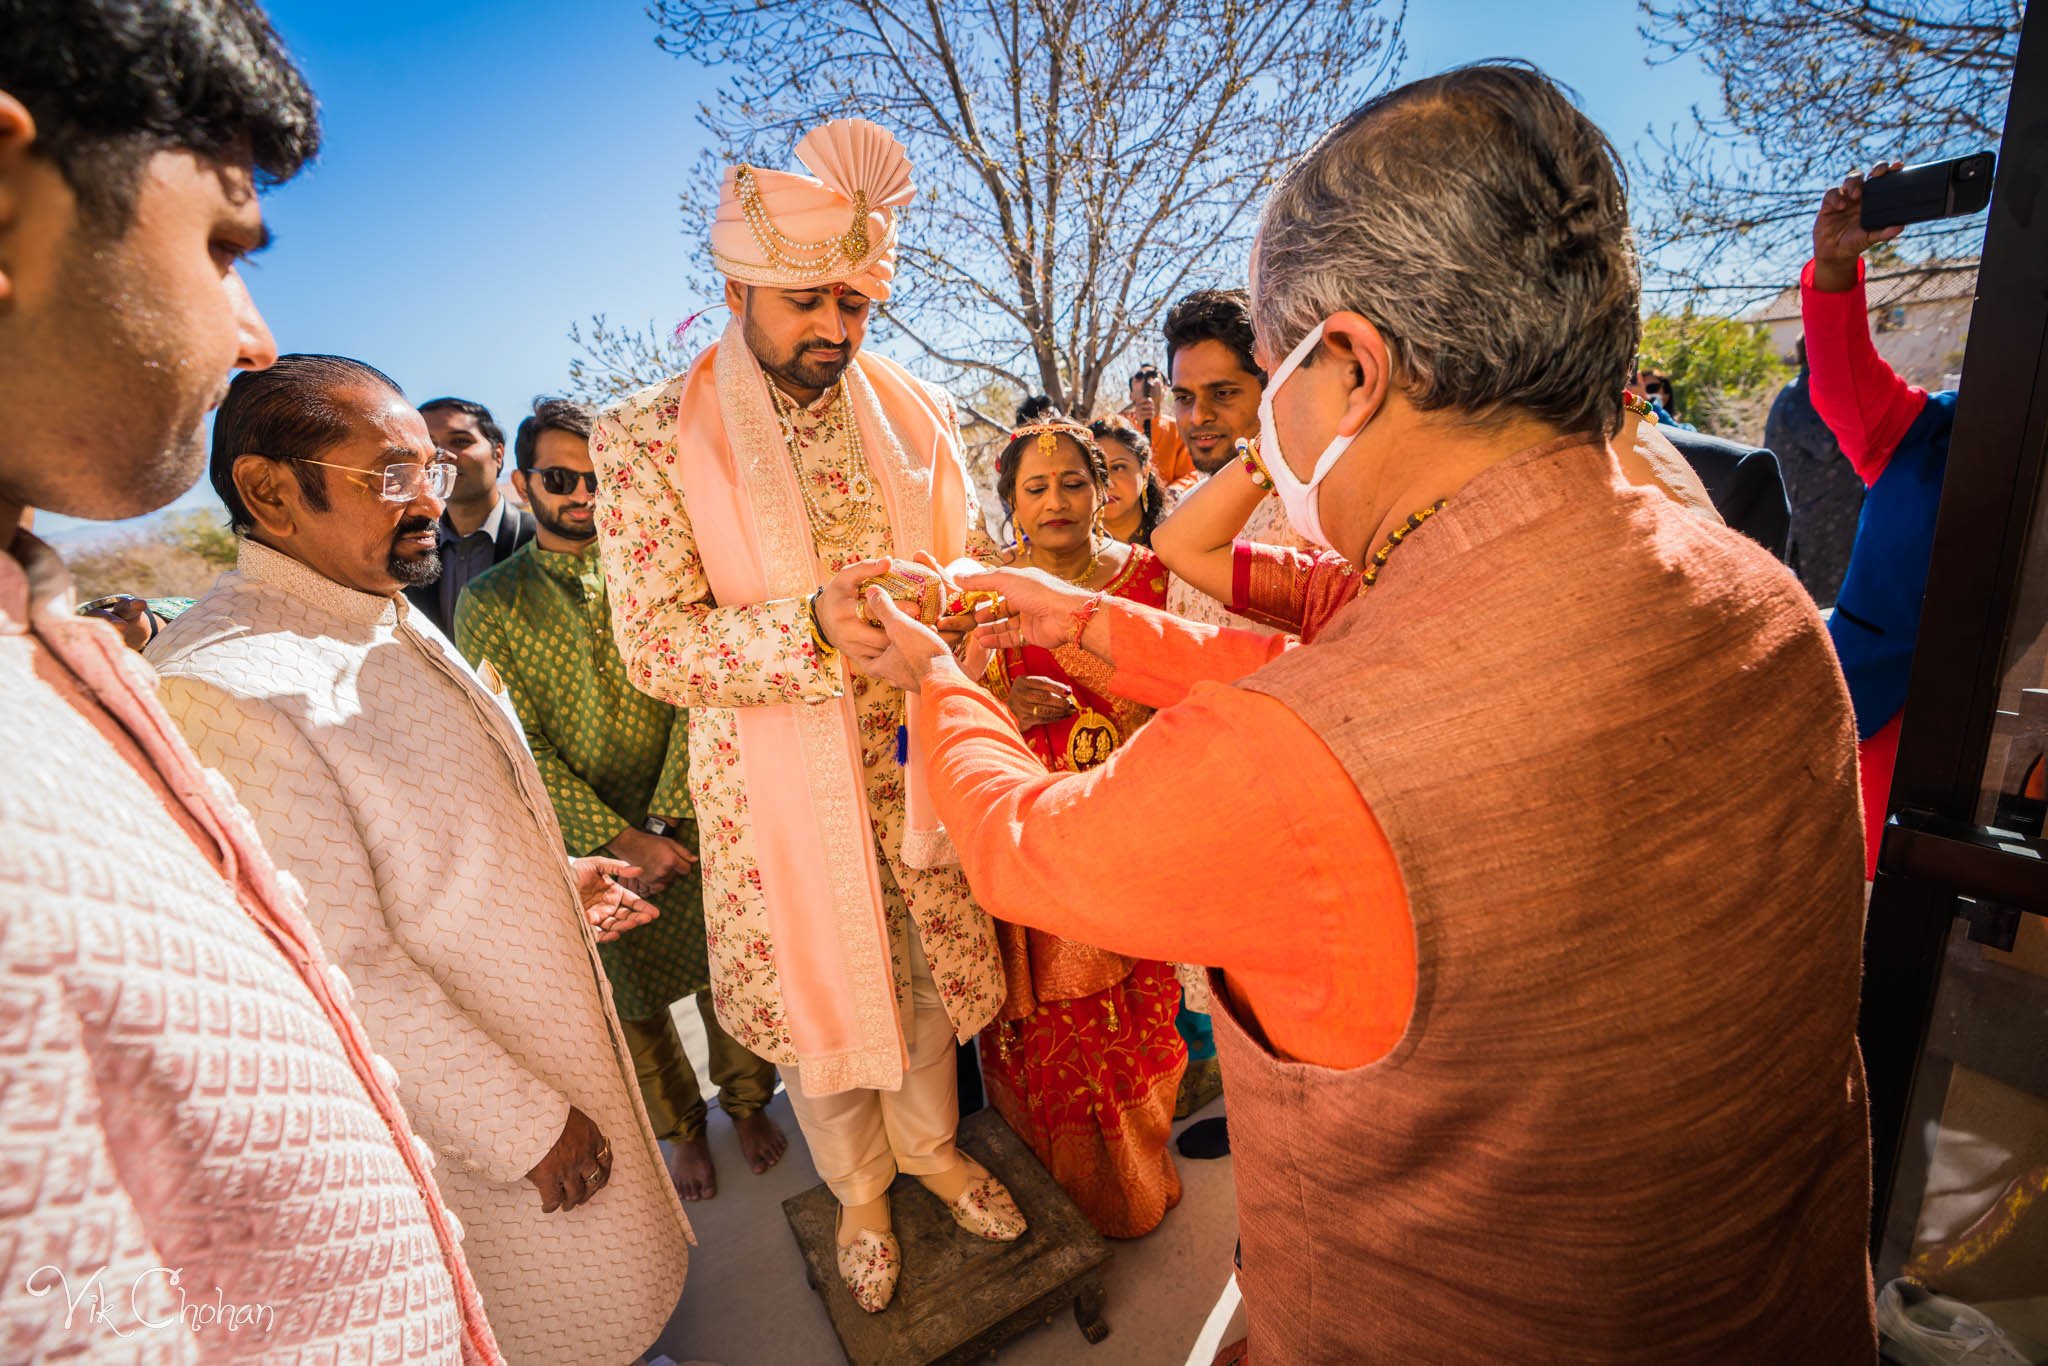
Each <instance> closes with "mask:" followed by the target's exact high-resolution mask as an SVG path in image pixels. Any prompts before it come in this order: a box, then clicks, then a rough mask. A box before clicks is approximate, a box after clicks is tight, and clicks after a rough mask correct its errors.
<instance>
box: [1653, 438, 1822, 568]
mask: <svg viewBox="0 0 2048 1366" xmlns="http://www.w3.org/2000/svg"><path fill="white" fill-rule="evenodd" d="M1657 430H1658V431H1659V432H1661V433H1663V434H1664V435H1665V436H1667V437H1669V438H1670V439H1671V444H1672V445H1674V446H1676V447H1678V453H1679V454H1680V455H1682V456H1684V457H1685V460H1686V463H1687V464H1689V465H1691V466H1692V469H1693V473H1694V474H1697V475H1698V476H1699V477H1700V482H1701V483H1702V484H1705V485H1706V486H1707V497H1708V498H1710V499H1712V500H1713V503H1714V510H1715V511H1717V512H1719V513H1720V514H1721V520H1722V521H1724V522H1726V523H1728V525H1729V526H1732V527H1734V528H1735V529H1736V530H1737V531H1739V532H1741V533H1742V534H1743V535H1745V536H1747V537H1749V539H1751V540H1752V541H1755V542H1756V543H1757V544H1758V545H1760V546H1762V547H1763V548H1764V549H1766V550H1768V551H1770V552H1771V553H1772V554H1773V555H1776V556H1777V557H1778V558H1779V559H1780V560H1782V559H1784V558H1785V556H1786V553H1787V551H1788V550H1789V548H1790V542H1791V539H1792V506H1791V504H1790V503H1788V502H1787V501H1786V499H1785V477H1784V475H1783V473H1782V472H1780V470H1779V469H1778V457H1777V456H1775V455H1773V454H1771V453H1770V452H1769V451H1768V450H1765V449H1763V448H1762V447H1760V446H1743V445H1739V444H1737V443H1736V442H1733V441H1725V440H1723V439H1722V438H1720V437H1718V436H1708V435H1707V434H1706V433H1704V432H1692V431H1687V430H1686V429H1685V428H1683V427H1666V426H1660V427H1658V429H1657Z"/></svg>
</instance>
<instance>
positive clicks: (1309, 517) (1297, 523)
mask: <svg viewBox="0 0 2048 1366" xmlns="http://www.w3.org/2000/svg"><path fill="white" fill-rule="evenodd" d="M1323 327H1324V323H1317V324H1316V325H1315V326H1314V327H1313V328H1311V329H1309V334H1308V335H1307V336H1306V337H1303V338H1302V339H1301V342H1300V344H1299V345H1297V346H1296V347H1295V348H1294V350H1292V351H1290V352H1288V354H1287V359H1286V360H1284V361H1282V362H1280V368H1279V369H1277V370H1275V371H1274V372H1273V377H1272V378H1271V379H1269V380H1267V381H1266V392H1265V394H1264V395H1263V396H1262V397H1261V398H1260V399H1259V451H1260V455H1261V463H1263V464H1264V465H1265V467H1266V473H1267V474H1268V475H1270V476H1271V477H1272V480H1273V492H1275V493H1277V494H1279V495H1280V505H1281V506H1282V507H1283V508H1285V509H1286V510H1287V521H1288V523H1289V524H1290V525H1291V526H1293V528H1294V529H1295V531H1296V532H1297V533H1298V534H1300V536H1301V537H1302V539H1304V540H1306V541H1308V542H1309V543H1310V544H1312V545H1318V546H1321V547H1322V548H1323V549H1325V550H1334V549H1336V547H1335V546H1333V545H1331V544H1330V538H1329V536H1328V535H1326V534H1325V533H1324V531H1323V519H1322V516H1321V515H1320V514H1319V513H1318V511H1317V509H1316V493H1317V492H1318V491H1319V490H1320V489H1321V488H1322V485H1323V480H1325V479H1327V478H1328V477H1329V474H1330V471H1331V470H1333V469H1335V468H1337V462H1338V461H1339V460H1340V459H1342V458H1343V456H1344V452H1346V451H1348V450H1350V449H1351V443H1352V442H1353V441H1356V440H1357V439H1358V435H1357V433H1355V432H1354V433H1353V434H1352V435H1350V436H1345V435H1344V434H1343V433H1342V432H1339V433H1338V434H1337V435H1336V436H1334V437H1332V438H1331V439H1330V444H1329V445H1327V446H1325V447H1323V453H1322V454H1321V455H1319V456H1317V457H1316V463H1315V468H1313V469H1311V470H1310V471H1309V475H1308V480H1307V482H1305V483H1304V482H1303V481H1302V480H1300V479H1297V478H1296V477H1295V474H1294V470H1293V467H1291V466H1290V465H1289V464H1288V463H1287V457H1286V455H1285V454H1283V453H1282V452H1281V450H1280V434H1279V433H1278V432H1277V431H1275V430H1274V429H1273V397H1274V395H1276V394H1278V393H1279V392H1280V386H1281V385H1283V384H1285V383H1286V382H1287V380H1288V377H1289V376H1291V375H1292V374H1293V373H1294V372H1295V371H1296V370H1297V369H1299V368H1300V366H1301V363H1302V362H1303V361H1304V360H1306V359H1308V356H1309V353H1310V352H1312V351H1314V350H1315V348H1316V343H1317V342H1319V341H1321V340H1322V339H1323Z"/></svg>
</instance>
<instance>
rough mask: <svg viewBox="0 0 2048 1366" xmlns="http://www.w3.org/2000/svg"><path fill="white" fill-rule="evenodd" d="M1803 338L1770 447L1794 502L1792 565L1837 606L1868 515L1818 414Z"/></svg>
mask: <svg viewBox="0 0 2048 1366" xmlns="http://www.w3.org/2000/svg"><path fill="white" fill-rule="evenodd" d="M1809 380H1810V376H1809V374H1808V371H1807V368H1806V338H1804V337H1801V338H1800V339H1799V374H1798V376H1797V377H1796V378H1795V379H1793V381H1792V382H1791V383H1790V384H1787V385H1786V386H1785V387H1784V388H1783V389H1780V390H1779V391H1778V397H1777V398H1776V399H1775V400H1773V401H1772V403H1771V415H1770V417H1768V418H1767V419H1765V421H1764V444H1765V445H1766V446H1769V447H1770V448H1771V449H1772V450H1773V451H1775V452H1776V453H1777V456H1778V465H1779V467H1780V468H1781V469H1782V470H1783V471H1784V474H1785V491H1786V493H1787V494H1788V495H1790V497H1791V501H1792V567H1793V568H1794V569H1795V570H1797V571H1798V573H1799V581H1800V582H1801V583H1803V584H1805V585H1806V591H1807V592H1809V593H1811V594H1813V600H1814V601H1815V602H1817V603H1819V604H1820V605H1821V606H1823V607H1830V606H1833V605H1834V601H1835V594H1836V593H1837V592H1838V591H1839V590H1840V588H1841V586H1842V576H1843V575H1844V574H1846V573H1847V572H1848V569H1849V551H1850V548H1851V547H1853V546H1854V545H1855V544H1856V522H1857V519H1858V518H1860V517H1861V516H1862V515H1863V478H1862V476H1861V475H1859V474H1857V473H1856V467H1855V466H1854V465H1852V464H1850V463H1849V460H1848V457H1847V456H1845V455H1843V454H1842V445H1841V443H1840V442H1838V441H1836V440H1835V434H1834V433H1833V432H1831V431H1829V430H1828V426H1827V423H1825V422H1823V421H1821V416H1820V414H1819V413H1818V412H1816V411H1815V410H1814V406H1813V394H1812V392H1811V390H1810V388H1809V387H1808V386H1809Z"/></svg>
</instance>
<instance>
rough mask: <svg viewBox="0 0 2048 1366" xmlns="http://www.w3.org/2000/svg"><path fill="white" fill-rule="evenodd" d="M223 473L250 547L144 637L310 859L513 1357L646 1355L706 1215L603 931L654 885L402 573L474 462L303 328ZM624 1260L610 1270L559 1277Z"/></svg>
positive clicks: (425, 551) (193, 721)
mask: <svg viewBox="0 0 2048 1366" xmlns="http://www.w3.org/2000/svg"><path fill="white" fill-rule="evenodd" d="M211 474H212V480H213V486H214V489H215V491H216V492H218V493H219V494H220V497H221V501H222V502H224V503H225V504H226V505H227V508H228V515H229V518H230V520H231V522H232V524H233V526H234V529H235V531H236V532H237V533H238V535H239V536H240V538H241V546H240V554H239V558H238V560H237V564H236V567H235V569H234V571H233V572H231V573H228V574H225V575H223V576H222V577H221V578H220V580H219V581H218V582H217V583H215V584H214V586H213V587H212V588H211V589H209V590H208V592H207V593H206V595H205V596H204V597H202V598H201V599H200V600H199V601H198V602H197V603H195V604H194V605H193V606H192V608H191V609H190V610H189V611H187V612H186V613H185V614H184V615H183V616H181V617H179V618H178V619H177V620H176V621H174V622H172V623H171V624H170V625H169V626H166V627H165V628H164V629H163V630H162V631H161V632H160V633H159V634H158V635H157V637H156V639H155V640H153V641H152V642H151V643H150V645H149V647H148V650H147V652H146V653H147V657H148V658H149V660H150V661H151V662H152V663H153V664H154V665H155V666H156V668H157V670H158V672H159V673H160V674H161V675H162V680H163V682H162V697H163V702H164V706H165V708H166V710H167V711H169V713H170V715H171V717H172V719H173V720H174V721H175V722H176V723H177V725H178V727H179V729H180V730H182V731H183V732H184V734H185V737H186V739H187V740H188V741H190V743H191V745H192V748H193V749H194V750H195V751H196V752H197V754H198V756H199V758H200V760H201V762H202V763H204V764H206V765H207V766H209V767H212V768H215V769H217V770H219V771H220V772H221V773H222V774H223V775H224V776H225V777H226V778H227V779H228V780H229V782H231V783H233V784H234V786H235V787H236V789H237V794H238V795H239V796H240V798H241V801H242V804H243V806H244V807H246V808H247V809H248V811H249V813H250V815H251V816H253V817H254V819H255V822H256V825H257V826H258V827H259V828H260V830H261V831H262V833H263V835H264V837H265V840H266V842H267V843H268V845H269V847H270V849H271V852H272V853H273V855H274V856H275V857H276V859H277V861H278V863H279V864H280V865H282V866H284V867H286V868H288V869H290V870H291V871H292V872H293V873H294V874H295V875H296V876H297V878H298V880H299V881H300V882H301V883H302V884H304V886H305V888H306V891H307V894H308V906H307V915H308V917H309V918H310V919H311V921H312V923H313V928H314V929H315V930H317V931H318V933H319V935H320V937H321V939H322V940H323V942H324V943H325V946H326V949H327V952H328V955H329V957H330V958H331V959H332V960H333V961H334V962H335V963H337V964H338V965H339V966H340V967H341V968H342V970H343V971H344V972H345V973H346V974H347V975H348V977H349V980H350V982H351V984H352V986H353V988H354V997H355V1005H356V1010H357V1012H358V1014H359V1015H360V1016H361V1018H362V1021H363V1025H364V1027H365V1029H366V1030H367V1032H368V1034H369V1037H370V1041H371V1043H372V1044H373V1045H374V1046H375V1047H376V1049H377V1050H378V1052H379V1053H381V1054H382V1055H383V1056H384V1057H386V1058H389V1059H390V1060H391V1063H392V1064H393V1065H394V1067H395V1069H396V1071H397V1088H398V1094H399V1096H400V1098H401V1099H402V1100H403V1102H404V1104H405V1107H406V1110H407V1111H408V1113H409V1114H410V1115H411V1117H412V1120H413V1123H414V1125H415V1126H416V1127H417V1129H418V1131H419V1133H420V1134H421V1136H422V1137H423V1138H424V1139H425V1140H426V1142H427V1144H428V1145H429V1146H430V1147H431V1148H432V1149H433V1150H434V1152H435V1153H436V1154H437V1155H438V1157H439V1158H441V1159H443V1160H441V1161H440V1162H439V1164H438V1171H437V1177H438V1183H439V1185H440V1188H441V1193H442V1196H443V1198H444V1199H445V1200H446V1201H447V1204H448V1207H449V1208H450V1209H451V1210H453V1211H454V1212H455V1214H456V1215H457V1216H458V1217H459V1218H460V1219H461V1220H462V1222H463V1224H464V1225H465V1226H466V1228H467V1230H468V1238H467V1241H466V1243H465V1251H466V1253H467V1256H468V1260H469V1266H470V1269H471V1271H472V1272H473V1273H474V1275H475V1278H476V1283H477V1288H478V1290H479V1291H480V1292H481V1294H482V1297H483V1301H484V1307H485V1310H486V1312H487V1313H488V1314H489V1316H490V1319H491V1323H492V1326H493V1328H494V1329H495V1330H496V1333H497V1337H498V1342H499V1345H500V1346H501V1347H502V1348H503V1350H504V1352H505V1355H506V1356H507V1358H508V1359H510V1360H513V1361H536V1360H538V1361H570V1360H576V1361H627V1360H631V1359H632V1358H634V1357H635V1356H636V1355H638V1354H639V1353H641V1352H642V1351H644V1350H645V1349H646V1348H647V1347H648V1346H649V1345H650V1344H651V1343H652V1342H653V1341H654V1340H655V1338H656V1337H657V1336H658V1335H659V1334H660V1332H661V1330H662V1328H663V1326H664V1325H665V1323H666V1322H667V1320H668V1317H669V1314H670V1313H671V1311H672V1310H673V1309H674V1307H675V1304H676V1301H677V1299H678V1297H679V1296H680V1295H681V1292H682V1285H683V1273H684V1268H685V1264H686V1257H687V1254H686V1250H685V1248H686V1243H687V1240H688V1237H689V1224H688V1221H687V1220H686V1219H685V1218H684V1216H683V1212H682V1206H681V1205H680V1204H679V1203H678V1201H677V1199H676V1193H675V1188H674V1187H673V1186H672V1185H671V1184H670V1182H669V1178H668V1174H667V1171H666V1170H665V1167H664V1163H663V1160H662V1155H661V1152H660V1150H659V1148H658V1147H657V1146H656V1143H655V1138H654V1134H653V1132H652V1131H651V1130H650V1128H649V1126H648V1122H647V1115H646V1111H645V1109H644V1108H643V1106H642V1104H641V1099H640V1092H639V1088H638V1085H637V1083H636V1080H635V1076H634V1068H633V1061H632V1057H631V1055H630V1052H629V1050H628V1048H627V1045H626V1041H625V1039H624V1037H623V1035H622V1034H621V1032H620V1030H619V1026H618V1023H617V1021H616V1018H615V1017H614V1015H613V1014H612V1011H611V1009H610V1007H609V1003H608V994H607V991H606V986H605V977H604V973H603V970H602V968H601V967H600V965H599V960H598V955H597V943H598V941H600V940H611V939H615V938H617V937H618V935H620V934H622V933H628V932H630V931H632V930H633V929H634V928H635V927H636V926H639V925H642V924H645V923H647V921H649V920H650V919H652V918H653V917H654V914H655V912H654V908H653V907H651V906H649V905H648V904H647V903H646V902H644V901H642V900H641V899H640V898H639V897H638V896H636V895H635V894H634V893H633V892H631V891H630V890H628V888H627V887H626V886H624V885H621V883H620V881H619V879H621V878H631V877H635V876H637V875H638V874H639V873H640V871H641V870H640V869H639V868H637V867H634V866H631V865H629V864H627V863H625V862H624V861H622V860H618V859H610V858H585V859H573V860H572V859H569V858H567V857H565V855H564V852H563V841H562V835H561V831H560V829H559V827H558V826H557V824H556V820H555V814H554V811H553V809H552V807H551V805H550V803H549V800H548V794H547V789H546V787H545V786H544V784H543V782H542V780H541V776H540V773H539V771H538V770H537V769H536V767H535V765H534V760H533V757H532V755H531V754H530V753H529V752H528V750H527V747H526V742H525V738H524V735H523V733H522V731H521V728H520V726H519V722H518V720H517V719H516V718H515V717H514V715H513V714H512V711H511V708H510V707H509V706H508V705H507V703H506V701H505V699H504V697H503V695H502V691H501V690H500V689H496V688H489V687H486V686H485V685H484V684H483V683H481V682H480V681H479V680H478V678H477V676H476V675H475V674H473V673H472V672H470V670H469V668H468V666H467V665H465V664H464V663H463V661H462V658H461V656H459V655H458V654H456V653H455V650H454V648H453V647H452V646H451V645H450V644H449V643H448V641H447V639H446V638H445V637H444V636H442V635H441V634H440V632H438V631H435V630H432V629H430V628H427V629H423V628H422V626H421V625H420V623H419V621H418V620H417V618H416V617H415V616H414V614H413V612H412V609H411V606H410V604H408V603H407V602H406V601H405V598H404V595H403V592H402V590H403V589H404V588H405V587H406V586H407V585H409V584H416V583H422V582H427V581H430V580H431V579H432V578H433V576H434V574H435V573H436V571H437V569H438V567H439V566H438V565H437V564H436V558H437V557H436V539H437V538H436V533H435V526H436V522H437V520H438V518H439V517H440V515H441V511H442V508H443V500H444V499H446V497H447V496H448V493H449V490H450V488H451V485H452V483H453V476H454V466H453V463H452V462H451V461H449V460H447V459H446V458H445V457H443V456H442V455H441V453H440V452H438V451H437V450H436V449H435V447H434V444H433V442H432V439H431V438H430V436H429V435H428V431H427V426H426V423H425V421H424V420H423V419H422V418H421V417H420V415H419V413H418V412H417V411H415V410H414V408H413V407H412V405H411V404H409V403H407V402H406V400H405V397H404V395H403V394H402V393H400V392H399V389H398V386H397V385H396V384H394V383H392V381H391V380H390V379H389V378H387V377H386V376H384V375H383V374H381V373H379V372H378V371H376V370H374V369H372V368H371V367H369V366H367V365H364V364H362V363H361V362H359V361H353V360H346V359H343V358H341V357H338V356H284V357H281V358H280V359H279V360H278V362H277V364H276V365H274V366H272V367H271V368H270V369H268V370H265V371H262V372H260V373H253V374H245V375H242V376H241V377H239V378H238V379H237V380H236V381H235V383H234V384H233V385H232V386H231V387H230V388H229V390H228V395H227V399H226V401H225V402H224V403H223V404H222V405H221V408H220V411H219V415H218V417H217V418H216V420H215V424H214V431H213V447H212V455H211ZM224 1023H225V1024H230V1025H232V1026H234V1027H236V1028H250V1029H261V1028H266V1027H268V1025H267V1022H266V1021H264V1020H262V1019H258V1018H253V1017H252V1018H251V1019H250V1020H248V1021H242V1020H234V1021H228V1022H224ZM233 1081H234V1079H233V1078H224V1079H223V1082H224V1083H225V1084H233ZM315 1143H316V1149H315V1156H316V1160H325V1161H331V1162H343V1163H346V1162H349V1161H352V1160H353V1158H352V1156H351V1155H350V1153H349V1152H348V1150H347V1148H346V1147H345V1146H342V1145H341V1144H340V1141H339V1140H338V1139H332V1138H330V1139H328V1140H326V1142H325V1143H324V1144H322V1141H321V1139H320V1138H319V1136H317V1135H316V1136H315ZM620 1261H623V1262H624V1263H625V1264H628V1265H630V1266H632V1267H633V1268H634V1274H633V1275H632V1276H629V1277H625V1278H613V1279H612V1280H610V1281H608V1282H607V1284H606V1286H605V1289H604V1293H603V1294H602V1295H591V1294H586V1293H581V1292H580V1291H579V1290H578V1289H577V1288H576V1287H575V1286H574V1283H573V1282H572V1281H569V1280H566V1279H565V1276H567V1275H570V1274H573V1273H572V1269H573V1268H577V1267H588V1266H593V1265H597V1264H600V1263H617V1262H620Z"/></svg>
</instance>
